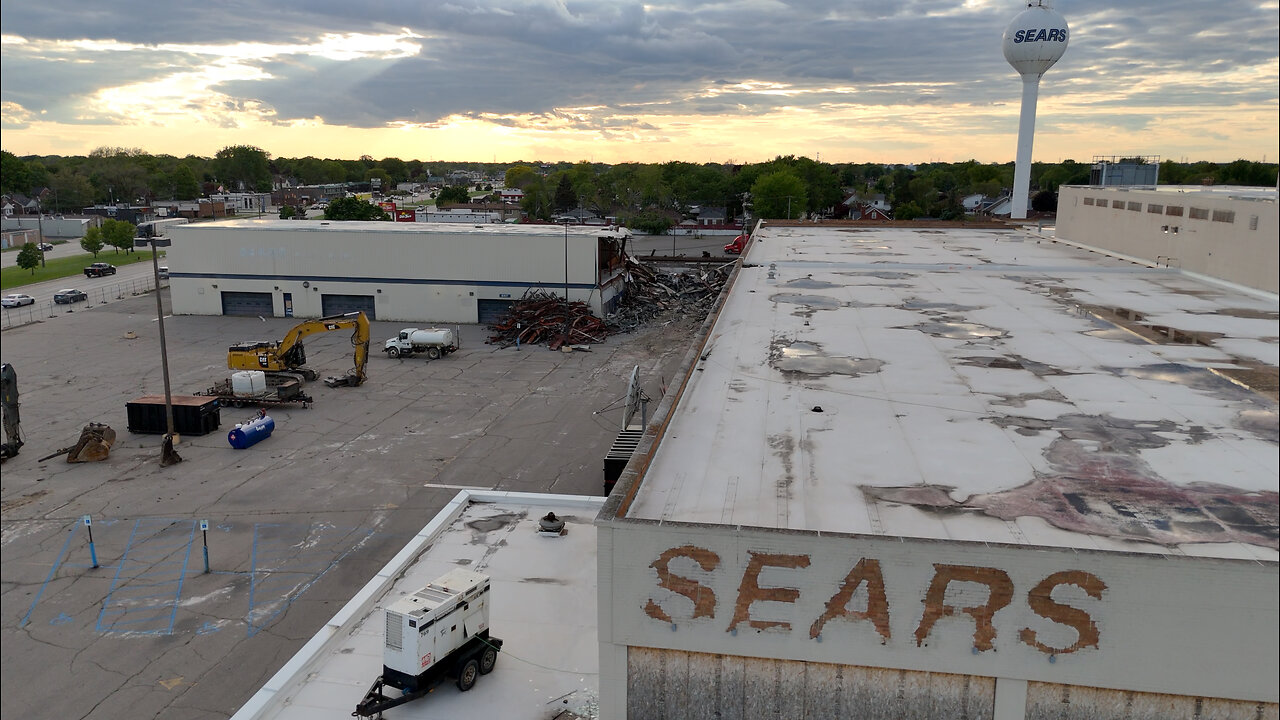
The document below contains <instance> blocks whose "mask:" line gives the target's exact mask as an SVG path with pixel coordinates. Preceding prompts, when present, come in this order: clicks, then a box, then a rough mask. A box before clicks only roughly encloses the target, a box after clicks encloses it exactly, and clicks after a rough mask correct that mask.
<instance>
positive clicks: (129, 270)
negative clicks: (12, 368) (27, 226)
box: [0, 247, 168, 328]
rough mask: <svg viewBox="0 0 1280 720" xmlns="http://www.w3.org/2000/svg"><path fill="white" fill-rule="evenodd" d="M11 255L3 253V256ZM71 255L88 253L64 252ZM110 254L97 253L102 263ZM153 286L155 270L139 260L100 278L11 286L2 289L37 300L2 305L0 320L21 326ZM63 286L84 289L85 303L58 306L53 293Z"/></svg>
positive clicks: (48, 281) (10, 325)
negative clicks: (19, 305)
mask: <svg viewBox="0 0 1280 720" xmlns="http://www.w3.org/2000/svg"><path fill="white" fill-rule="evenodd" d="M76 249H77V250H78V249H79V248H78V247H77V248H76ZM54 252H56V250H55V251H54ZM14 254H15V253H4V255H5V258H6V259H8V256H10V255H14ZM71 255H87V253H85V252H84V251H80V252H79V253H76V252H70V253H68V254H67V256H71ZM113 256H114V252H112V251H108V252H106V253H101V254H99V256H98V257H99V258H100V259H101V260H102V261H103V262H111V261H112V258H113ZM167 284H168V281H164V282H162V283H161V286H164V285H167ZM154 287H155V272H154V270H153V268H152V267H151V263H149V262H141V263H134V264H132V265H125V266H123V267H119V268H117V269H116V274H115V275H107V276H105V277H100V278H87V277H85V276H84V275H74V276H71V277H65V278H58V279H56V280H46V281H44V282H39V283H35V284H32V285H23V286H21V287H18V288H13V289H9V288H5V290H4V294H6V295H8V294H9V293H25V294H27V295H30V296H31V297H33V298H35V299H36V303H35V304H34V305H24V306H22V307H19V308H5V309H4V315H3V317H2V318H0V323H2V324H3V327H5V328H10V327H13V326H16V325H23V324H26V323H29V322H34V321H36V320H41V319H46V318H52V317H57V316H58V315H60V314H65V313H67V312H74V311H76V310H80V309H84V308H87V307H93V306H95V305H105V304H107V303H110V302H115V301H117V300H123V299H124V298H128V297H133V296H135V295H139V294H141V293H145V292H150V291H151V289H152V288H154ZM64 288H75V289H76V290H83V291H84V292H85V293H86V294H87V295H88V296H89V298H88V300H87V301H86V302H80V303H72V304H69V305H57V304H55V303H54V302H53V296H54V294H55V293H57V292H58V291H59V290H62V289H64Z"/></svg>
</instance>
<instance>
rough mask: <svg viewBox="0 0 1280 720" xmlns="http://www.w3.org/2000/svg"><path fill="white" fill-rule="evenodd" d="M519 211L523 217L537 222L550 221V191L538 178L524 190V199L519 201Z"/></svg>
mask: <svg viewBox="0 0 1280 720" xmlns="http://www.w3.org/2000/svg"><path fill="white" fill-rule="evenodd" d="M520 209H521V210H524V213H525V215H527V216H529V217H531V218H536V219H538V220H550V219H551V191H550V190H548V189H547V184H546V183H545V182H543V181H542V178H538V179H537V181H536V182H533V183H530V184H528V185H526V186H525V188H524V198H523V199H521V200H520Z"/></svg>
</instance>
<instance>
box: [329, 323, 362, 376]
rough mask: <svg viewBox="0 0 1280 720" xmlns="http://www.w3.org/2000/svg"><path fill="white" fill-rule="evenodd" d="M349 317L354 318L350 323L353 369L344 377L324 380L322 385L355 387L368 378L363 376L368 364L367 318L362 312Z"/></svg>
mask: <svg viewBox="0 0 1280 720" xmlns="http://www.w3.org/2000/svg"><path fill="white" fill-rule="evenodd" d="M351 315H355V316H356V317H354V318H353V319H352V320H351V321H350V322H351V325H352V327H353V328H354V330H353V331H352V333H351V346H352V347H354V348H355V367H353V368H352V369H351V370H350V371H348V372H347V374H346V375H342V376H339V377H329V378H325V380H324V384H325V385H328V386H329V387H357V386H359V385H362V384H363V383H364V381H365V379H366V378H368V375H366V374H365V366H366V365H367V364H368V362H369V318H367V317H365V314H364V313H362V312H360V313H351Z"/></svg>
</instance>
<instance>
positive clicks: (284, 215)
mask: <svg viewBox="0 0 1280 720" xmlns="http://www.w3.org/2000/svg"><path fill="white" fill-rule="evenodd" d="M297 214H298V211H297V210H294V209H293V206H292V205H283V206H281V208H280V219H281V220H288V219H289V218H291V217H294V216H296V215H297Z"/></svg>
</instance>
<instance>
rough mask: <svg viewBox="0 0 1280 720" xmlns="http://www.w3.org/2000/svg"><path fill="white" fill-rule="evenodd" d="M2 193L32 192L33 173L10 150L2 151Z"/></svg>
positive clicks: (0, 151)
mask: <svg viewBox="0 0 1280 720" xmlns="http://www.w3.org/2000/svg"><path fill="white" fill-rule="evenodd" d="M0 192H19V193H29V192H31V171H30V170H29V169H28V168H27V164H26V163H25V162H23V161H22V159H21V158H19V157H18V156H17V155H14V154H13V153H11V152H9V151H8V150H0Z"/></svg>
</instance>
